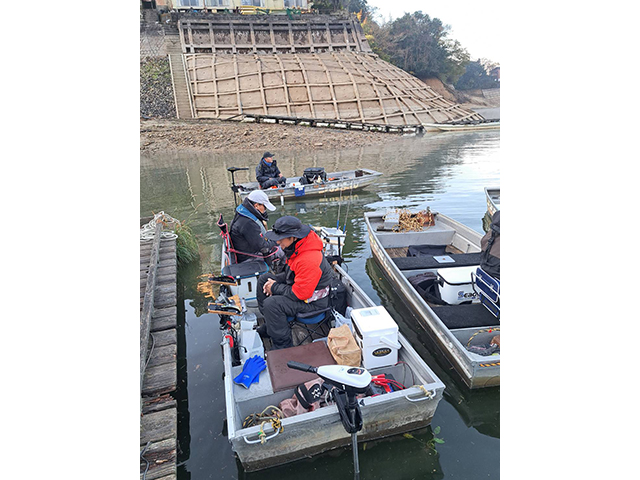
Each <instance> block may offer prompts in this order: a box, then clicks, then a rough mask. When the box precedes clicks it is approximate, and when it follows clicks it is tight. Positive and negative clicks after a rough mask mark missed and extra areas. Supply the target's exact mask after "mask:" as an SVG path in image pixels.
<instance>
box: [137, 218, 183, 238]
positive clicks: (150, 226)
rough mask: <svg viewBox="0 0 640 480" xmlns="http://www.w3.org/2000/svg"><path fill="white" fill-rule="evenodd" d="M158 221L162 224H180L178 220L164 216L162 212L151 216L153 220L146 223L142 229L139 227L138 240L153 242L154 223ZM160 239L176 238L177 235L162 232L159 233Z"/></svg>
mask: <svg viewBox="0 0 640 480" xmlns="http://www.w3.org/2000/svg"><path fill="white" fill-rule="evenodd" d="M158 221H162V222H166V223H174V224H178V223H180V222H179V221H178V220H176V219H175V218H173V217H172V216H171V215H168V214H166V213H164V212H159V213H156V214H155V215H154V216H153V220H151V221H150V222H149V223H147V224H145V225H143V226H142V227H140V240H141V241H147V240H153V236H154V235H155V232H156V223H158ZM160 238H178V235H176V234H175V233H173V232H165V231H162V232H161V233H160Z"/></svg>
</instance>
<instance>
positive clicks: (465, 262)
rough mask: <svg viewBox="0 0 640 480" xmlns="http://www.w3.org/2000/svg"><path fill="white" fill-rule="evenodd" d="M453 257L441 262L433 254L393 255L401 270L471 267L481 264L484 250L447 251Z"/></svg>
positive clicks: (394, 261)
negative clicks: (449, 260)
mask: <svg viewBox="0 0 640 480" xmlns="http://www.w3.org/2000/svg"><path fill="white" fill-rule="evenodd" d="M445 255H447V256H448V257H451V258H452V259H453V262H450V263H440V262H438V261H437V260H436V259H435V258H433V256H424V257H392V258H391V260H393V263H395V264H396V266H397V267H398V268H399V269H400V270H423V269H427V268H447V267H470V266H472V265H480V260H481V256H482V252H475V253H446V254H445Z"/></svg>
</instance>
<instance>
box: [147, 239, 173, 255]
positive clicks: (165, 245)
mask: <svg viewBox="0 0 640 480" xmlns="http://www.w3.org/2000/svg"><path fill="white" fill-rule="evenodd" d="M152 245H153V242H146V243H140V252H150V251H151V247H152ZM175 249H176V240H175V238H161V239H160V251H164V250H175Z"/></svg>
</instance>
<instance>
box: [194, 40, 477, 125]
mask: <svg viewBox="0 0 640 480" xmlns="http://www.w3.org/2000/svg"><path fill="white" fill-rule="evenodd" d="M184 58H185V67H186V71H187V77H188V83H189V89H190V93H191V98H192V105H193V111H194V116H195V118H219V119H231V118H233V117H236V118H238V117H242V116H243V115H262V116H271V117H280V118H313V119H322V120H339V121H345V122H359V123H362V124H380V125H421V124H423V123H447V122H454V121H461V120H470V121H474V120H482V116H481V115H479V114H478V113H475V112H472V111H469V110H466V109H464V108H462V107H461V106H460V105H457V104H454V103H451V102H449V101H447V100H445V99H444V98H443V97H442V95H440V94H438V93H437V92H435V91H434V90H432V89H431V88H429V87H428V86H427V85H426V84H425V83H424V82H421V81H420V80H419V79H417V78H416V77H414V76H413V75H410V74H409V73H407V72H405V71H404V70H402V69H400V68H398V67H395V66H394V65H391V64H390V63H387V62H385V61H383V60H381V59H380V58H379V57H378V56H376V55H372V54H364V53H357V52H351V51H346V50H342V51H333V52H323V53H301V54H298V53H281V54H269V55H267V54H260V55H258V54H252V55H237V54H236V55H229V54H186V55H184Z"/></svg>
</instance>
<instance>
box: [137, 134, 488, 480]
mask: <svg viewBox="0 0 640 480" xmlns="http://www.w3.org/2000/svg"><path fill="white" fill-rule="evenodd" d="M276 154H277V157H276V158H277V159H278V164H279V167H280V169H281V170H282V171H283V173H284V174H285V175H286V176H291V177H293V176H295V175H294V174H295V173H297V174H298V175H300V173H301V172H302V171H303V170H304V168H306V167H309V166H324V167H325V169H326V170H327V171H328V172H330V171H339V170H351V169H354V168H361V167H365V168H372V169H374V170H378V171H381V172H382V173H383V174H384V175H383V176H382V177H381V178H380V179H379V180H378V181H377V182H376V183H375V184H373V185H371V186H369V187H367V188H365V189H363V190H357V191H355V192H353V194H352V195H343V197H342V198H340V197H339V196H328V197H320V198H310V199H305V198H297V199H295V200H287V201H286V202H285V204H284V205H280V204H279V203H278V202H276V207H277V210H276V211H275V212H272V213H271V215H270V218H269V224H270V225H272V224H273V222H274V221H275V220H276V219H277V218H278V217H279V216H282V215H295V216H298V217H299V218H300V219H301V220H302V221H303V222H305V223H310V224H313V225H318V226H320V225H324V226H330V227H333V226H336V225H338V224H339V225H340V227H341V228H342V227H346V231H347V238H346V243H345V248H344V256H345V259H346V261H347V263H346V267H347V269H348V271H349V274H350V275H351V276H352V277H353V278H354V280H355V281H356V282H357V283H358V284H359V285H360V286H361V287H362V288H363V290H364V291H365V292H366V293H367V294H368V295H369V296H370V297H371V298H372V299H373V301H374V302H377V303H381V304H382V305H384V306H385V307H387V308H388V309H389V310H390V311H391V314H392V315H393V316H394V318H395V319H396V321H397V322H398V323H399V326H400V328H401V331H402V332H403V334H404V335H405V336H406V337H407V338H408V339H409V340H410V342H411V343H412V345H413V346H414V347H415V348H416V350H417V351H418V352H419V353H420V354H421V355H422V356H423V357H424V358H425V360H426V361H427V363H428V364H429V365H430V366H431V368H432V369H434V371H435V372H436V374H437V375H438V377H440V378H441V379H442V381H443V382H444V383H445V385H446V386H447V388H446V389H445V393H444V398H445V401H443V402H440V405H439V406H438V409H437V410H436V414H435V416H434V419H433V422H432V425H433V426H434V428H435V427H436V426H441V429H442V430H441V432H440V434H439V435H438V437H441V438H443V439H444V440H445V443H444V444H438V445H437V453H436V452H435V451H434V450H432V449H429V448H426V447H425V445H426V443H427V442H428V441H429V440H431V439H432V438H433V433H432V430H431V428H427V429H424V430H422V431H418V432H413V433H412V435H413V436H414V438H405V437H403V436H396V437H392V438H390V439H385V440H380V441H376V442H368V443H367V444H366V446H365V445H364V444H361V445H360V448H359V452H360V469H361V472H362V478H369V479H371V478H394V479H395V478H427V479H431V478H433V479H436V478H438V479H439V478H443V477H444V476H445V475H446V476H447V477H449V476H453V477H455V478H480V477H482V478H486V477H487V476H490V477H492V478H496V477H498V476H499V425H500V424H499V389H490V390H488V391H485V390H480V391H477V392H476V391H473V392H470V391H469V390H468V389H466V387H465V386H464V385H462V384H461V381H458V380H457V379H456V377H455V373H454V372H450V371H449V370H448V367H447V366H446V360H445V361H444V362H443V361H442V360H444V359H441V358H439V357H438V355H437V353H431V352H432V351H433V350H432V348H431V346H430V345H429V338H428V336H427V335H426V332H424V330H422V329H421V327H419V326H417V325H416V324H415V322H411V321H409V319H410V318H411V317H410V316H408V313H407V312H406V309H403V308H404V306H403V305H402V304H401V302H399V301H398V299H397V298H396V297H395V295H394V294H393V290H391V289H390V287H389V286H388V285H385V283H384V282H381V281H379V278H381V277H382V275H381V274H380V272H379V270H377V267H376V265H375V264H373V260H372V259H371V252H370V249H369V242H368V236H367V231H366V226H365V224H364V219H363V216H364V212H366V211H371V210H384V209H387V208H406V207H416V208H424V207H426V206H427V205H429V206H430V207H431V209H432V210H433V211H440V212H442V213H445V214H446V215H448V216H451V217H453V218H454V219H456V220H458V221H460V222H461V223H463V224H465V225H468V226H469V227H471V228H473V229H474V230H476V231H478V232H482V217H483V215H484V213H485V210H486V202H485V198H484V191H483V189H484V187H486V186H499V184H500V174H499V171H500V169H499V159H498V155H499V132H495V131H494V132H473V133H467V134H450V135H449V134H445V135H431V136H429V135H427V136H425V137H423V138H412V139H402V140H399V141H398V142H397V143H393V144H388V145H385V146H382V147H379V146H378V147H365V148H359V149H352V150H343V151H323V152H276ZM258 157H259V155H258ZM258 161H259V158H256V155H255V154H252V153H239V154H217V155H196V156H184V155H179V154H178V155H171V156H159V157H153V158H148V157H147V158H141V172H140V174H141V176H140V187H141V199H140V215H141V216H145V215H150V214H151V213H152V212H158V211H161V210H164V211H165V212H166V213H168V214H169V215H171V216H173V217H175V218H177V219H179V220H185V219H187V218H188V219H189V220H188V224H189V226H190V227H191V228H192V230H193V232H194V234H195V236H196V238H197V240H198V244H199V253H200V261H199V262H195V263H193V264H191V265H188V266H186V267H182V268H181V269H180V270H179V283H178V289H179V290H178V292H179V305H182V306H183V308H178V385H179V387H178V391H177V393H176V398H177V400H178V437H179V451H178V464H179V467H178V480H186V479H193V480H201V479H209V478H211V479H221V480H222V479H237V478H258V476H259V477H260V478H265V477H266V478H276V477H277V478H279V479H282V480H285V479H287V478H291V479H293V478H299V477H300V475H304V476H305V477H309V479H311V478H320V477H322V478H327V477H333V478H351V476H352V472H353V470H352V468H353V467H352V463H351V462H352V457H351V449H350V448H343V449H339V450H336V451H332V452H327V453H326V454H324V455H320V456H317V457H314V458H312V459H307V460H301V461H298V462H295V463H292V464H289V465H284V466H281V467H276V468H273V469H268V470H265V471H261V472H255V473H245V472H244V471H243V470H242V467H241V466H239V465H238V464H237V462H236V460H235V457H234V454H233V452H232V450H231V445H230V443H229V441H228V439H227V438H226V435H225V432H224V422H225V399H224V386H223V383H222V381H221V380H222V374H223V366H222V361H221V353H220V341H221V334H220V330H219V319H218V316H217V315H214V314H209V313H206V305H207V299H205V298H204V297H203V296H202V295H201V294H199V293H198V292H197V290H196V285H197V281H198V279H197V277H198V275H201V274H204V273H209V272H217V271H218V270H219V268H220V248H221V238H220V236H219V230H218V228H217V227H216V225H215V224H216V221H217V219H218V215H219V214H223V215H224V218H225V220H226V221H227V222H228V223H231V220H232V219H233V213H234V199H233V194H232V192H231V189H230V188H229V187H230V185H231V176H230V174H229V173H228V172H227V171H226V168H227V167H230V166H238V167H242V166H247V167H250V168H251V169H253V168H254V167H255V165H257V163H258ZM240 173H241V175H242V174H244V175H246V178H243V177H242V176H241V175H240V176H239V177H238V178H237V182H245V181H250V180H253V178H252V177H250V174H249V173H248V172H240ZM452 373H453V375H452ZM365 421H366V419H365ZM310 434H311V432H310Z"/></svg>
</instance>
